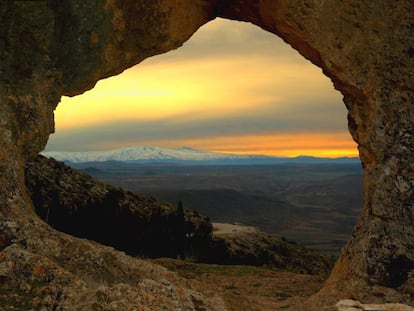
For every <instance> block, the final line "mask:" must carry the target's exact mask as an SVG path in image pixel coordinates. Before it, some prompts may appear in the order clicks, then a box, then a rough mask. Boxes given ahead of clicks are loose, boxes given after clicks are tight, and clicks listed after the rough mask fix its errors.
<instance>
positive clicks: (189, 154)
mask: <svg viewBox="0 0 414 311" xmlns="http://www.w3.org/2000/svg"><path fill="white" fill-rule="evenodd" d="M42 154H43V155H45V156H47V157H52V158H55V159H56V160H58V161H64V162H72V163H82V162H104V161H120V162H141V163H146V162H166V163H168V162H183V161H186V162H196V163H199V164H201V163H206V164H223V163H224V164H229V163H234V164H281V163H302V164H322V163H337V164H339V163H359V158H347V157H343V158H336V159H331V158H318V157H312V156H299V157H295V158H284V157H273V156H263V155H237V154H226V153H218V152H211V151H204V150H198V149H193V148H189V147H181V148H177V149H167V148H160V147H129V148H120V149H114V150H108V151H85V152H61V151H44V152H42Z"/></svg>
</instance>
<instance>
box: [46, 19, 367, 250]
mask: <svg viewBox="0 0 414 311" xmlns="http://www.w3.org/2000/svg"><path fill="white" fill-rule="evenodd" d="M142 85H143V87H141V86H142ZM113 103H116V105H113ZM223 103H225V104H226V106H227V107H225V108H224V107H223V106H224V105H223ZM113 106H115V108H114V107H113ZM61 107H63V109H62V110H61V111H60V110H59V109H60V108H58V110H57V112H56V123H57V133H56V134H55V135H52V136H51V138H50V140H49V144H48V146H47V149H46V150H47V151H52V152H53V151H56V149H58V150H59V149H60V150H62V151H65V152H67V151H73V152H77V151H81V152H82V151H93V150H99V151H101V150H102V149H106V148H108V146H112V147H111V148H110V149H116V148H122V147H131V146H156V147H159V146H162V147H168V148H180V147H182V146H190V147H192V148H196V149H202V150H211V151H219V152H225V153H226V152H227V153H237V154H240V153H241V154H244V153H247V154H267V155H275V156H287V157H295V156H320V157H339V156H353V155H355V154H356V152H357V150H356V148H355V145H354V142H353V141H352V140H351V137H350V135H349V133H348V130H347V128H346V124H345V122H343V120H344V115H346V108H345V106H344V105H343V103H342V98H341V95H340V93H339V92H337V91H335V90H334V89H333V87H332V83H331V81H330V80H329V79H328V78H327V77H326V76H324V75H323V74H322V72H321V70H320V69H319V68H317V67H316V66H314V65H313V64H311V63H310V62H309V61H307V60H305V59H304V58H303V57H302V56H301V55H299V54H297V52H296V51H295V50H293V49H292V48H291V47H290V46H288V45H287V44H285V43H284V42H282V40H281V39H280V38H278V37H276V36H275V35H274V34H272V33H269V32H266V31H264V30H263V29H260V28H258V27H257V26H254V25H252V24H248V23H242V22H237V21H231V20H223V19H216V20H215V21H213V22H210V23H208V24H206V25H205V26H203V27H202V28H201V29H199V30H198V31H197V32H196V33H195V34H194V36H193V37H192V38H190V39H189V40H188V41H187V42H186V43H185V44H184V46H183V47H180V48H179V49H177V50H176V51H170V52H168V53H166V54H163V55H159V56H155V57H152V58H149V59H147V60H146V61H144V62H143V63H141V64H139V65H137V66H135V67H133V68H131V69H129V70H127V71H125V72H124V73H123V74H121V75H119V76H117V77H113V78H109V79H106V80H102V81H100V82H98V84H97V86H96V87H95V88H94V89H93V90H91V91H89V92H87V93H85V94H84V95H79V96H75V97H73V98H71V99H69V98H65V99H64V100H63V102H62V103H61ZM61 123H63V126H62V127H61V126H60V124H61ZM71 123H74V124H71ZM211 142H213V143H215V145H214V144H213V145H212V144H211ZM246 142H247V143H246ZM209 143H210V144H209ZM237 143H238V145H237ZM301 144H302V145H303V146H300V145H301ZM272 146H273V148H274V149H272ZM55 148H56V149H55ZM70 148H74V149H72V150H71V149H70ZM77 148H79V149H77ZM260 148H262V149H260ZM66 155H67V153H66ZM52 156H53V157H55V158H57V159H59V160H65V159H61V158H59V155H58V154H56V153H52ZM76 156H78V155H76ZM66 160H68V159H66ZM69 160H71V161H73V160H72V159H69ZM358 185H359V183H358ZM118 186H125V185H118ZM361 189H362V186H361ZM133 190H135V191H139V189H133ZM151 195H152V194H151ZM319 199H320V200H322V202H324V204H325V205H326V204H327V203H326V199H325V198H323V197H321V198H319ZM345 199H347V198H345ZM301 204H302V205H304V206H305V205H306V206H311V207H312V204H313V203H312V204H311V203H309V202H301ZM355 205H357V204H355ZM360 205H361V206H357V207H354V206H352V207H351V208H352V210H353V212H354V211H355V210H357V213H358V214H359V212H360V208H361V207H362V202H361V203H360ZM207 215H208V214H207ZM208 216H209V215H208ZM343 217H344V218H346V215H344V216H343ZM353 217H354V218H352V219H351V220H350V219H348V218H346V219H345V220H343V221H345V222H346V226H345V227H346V229H342V231H341V232H340V233H339V232H335V237H336V240H339V241H337V242H335V243H336V246H335V248H334V249H335V251H334V254H335V255H338V253H339V249H340V248H341V246H342V245H343V243H344V240H346V239H347V237H348V236H349V233H350V231H351V227H352V226H353V225H354V223H355V222H356V216H355V215H353ZM266 231H268V230H266ZM297 231H300V230H297ZM336 231H339V230H336ZM295 232H296V231H295ZM284 235H285V236H287V237H288V238H289V239H292V240H296V239H303V236H299V235H298V234H297V233H295V234H294V235H293V236H289V232H285V233H284ZM321 235H322V234H321ZM300 242H303V241H300ZM305 243H306V244H309V245H311V241H310V239H309V241H306V242H305ZM329 243H330V242H329ZM331 244H332V243H331ZM318 245H319V244H318Z"/></svg>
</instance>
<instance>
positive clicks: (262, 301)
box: [154, 259, 324, 311]
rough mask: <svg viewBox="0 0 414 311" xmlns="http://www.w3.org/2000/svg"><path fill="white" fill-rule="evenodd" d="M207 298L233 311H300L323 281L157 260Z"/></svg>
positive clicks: (246, 268)
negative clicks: (217, 299)
mask: <svg viewBox="0 0 414 311" xmlns="http://www.w3.org/2000/svg"><path fill="white" fill-rule="evenodd" d="M154 262H156V263H158V264H160V265H163V266H165V267H166V268H168V269H169V270H171V271H174V272H176V273H177V274H179V275H180V276H182V277H184V278H185V279H186V280H187V282H188V283H187V284H186V285H187V286H189V287H192V288H194V289H195V290H197V291H200V292H202V293H203V294H204V295H206V296H217V295H218V296H221V297H223V298H224V300H225V302H226V304H227V306H228V309H229V310H232V311H240V310H243V311H256V310H257V311H259V310H260V311H268V310H269V311H270V310H272V311H273V310H295V311H296V310H301V307H300V306H301V305H303V303H304V302H305V300H306V297H309V296H310V295H312V294H313V293H315V292H317V291H318V290H319V288H320V287H321V286H322V285H323V281H324V278H323V277H321V276H315V275H304V274H295V273H291V272H285V271H280V270H275V269H267V268H261V267H252V266H223V265H209V264H198V263H191V262H185V261H180V260H173V259H156V260H154Z"/></svg>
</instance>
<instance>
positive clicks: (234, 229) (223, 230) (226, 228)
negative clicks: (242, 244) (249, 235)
mask: <svg viewBox="0 0 414 311" xmlns="http://www.w3.org/2000/svg"><path fill="white" fill-rule="evenodd" d="M239 232H257V229H256V228H255V227H250V226H244V225H241V224H237V223H233V224H228V223H220V222H214V223H213V234H214V235H223V234H232V233H239Z"/></svg>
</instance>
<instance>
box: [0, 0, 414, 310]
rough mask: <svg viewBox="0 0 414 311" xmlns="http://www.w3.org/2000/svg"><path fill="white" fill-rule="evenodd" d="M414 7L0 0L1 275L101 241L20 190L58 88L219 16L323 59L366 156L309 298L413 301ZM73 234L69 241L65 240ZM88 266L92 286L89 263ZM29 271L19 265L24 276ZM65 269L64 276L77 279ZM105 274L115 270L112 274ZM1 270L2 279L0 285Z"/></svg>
mask: <svg viewBox="0 0 414 311" xmlns="http://www.w3.org/2000/svg"><path fill="white" fill-rule="evenodd" d="M413 11H414V2H412V1H394V0H384V1H351V0H347V1H341V2H337V1H320V0H295V1H290V0H289V1H288V0H259V1H241V0H226V1H205V0H172V1H167V0H157V1H151V2H148V1H135V0H134V1H132V0H96V1H80V0H63V1H57V0H48V1H46V0H44V1H42V0H40V1H10V0H6V1H2V2H1V4H0V24H1V27H0V38H1V40H0V59H1V60H2V61H1V63H0V112H1V114H0V146H1V149H0V163H1V164H0V216H1V217H0V219H1V220H0V222H1V223H0V249H1V250H3V252H2V256H1V259H0V260H1V261H0V264H1V265H2V268H1V269H3V270H2V271H7V273H6V272H2V279H7V276H8V275H11V273H12V272H11V271H15V270H13V269H17V270H18V266H20V265H22V267H23V266H24V265H23V262H22V261H20V260H19V259H18V258H26V259H27V260H29V261H31V262H32V263H34V259H33V258H39V260H40V261H42V262H49V260H50V261H51V264H52V266H54V265H56V266H55V267H59V269H63V270H61V272H62V273H59V275H60V277H57V278H54V279H55V280H56V279H59V278H60V279H61V280H62V282H63V279H64V275H65V273H64V271H65V272H67V273H68V274H69V275H73V274H77V273H78V269H79V267H82V266H84V265H85V264H86V262H87V261H86V262H85V258H84V257H83V254H85V253H88V251H90V250H92V249H94V250H95V249H96V251H95V252H94V253H95V254H101V251H99V250H98V249H101V250H102V251H103V249H104V248H102V247H101V248H99V247H100V246H99V247H98V246H96V245H95V244H92V243H89V242H86V241H81V240H75V239H73V238H69V237H67V236H65V235H63V234H61V233H57V232H56V231H54V230H52V229H51V228H50V227H48V226H47V225H45V224H44V223H43V222H42V221H40V220H39V219H38V217H37V216H36V215H35V213H34V211H33V207H32V204H31V202H30V199H29V197H28V195H27V193H26V190H25V185H24V166H25V162H26V161H27V160H28V159H33V158H34V156H35V155H36V154H37V153H38V152H40V151H41V150H42V149H43V148H44V146H45V144H46V142H47V139H48V136H49V134H50V133H51V132H53V128H54V126H53V122H54V121H53V110H54V109H55V107H56V105H57V103H58V102H59V98H60V96H61V95H76V94H80V93H82V92H83V91H85V90H87V89H90V88H92V87H93V85H94V84H95V83H96V82H97V81H98V80H99V79H102V78H105V77H108V76H111V75H114V74H117V73H120V72H122V71H123V70H124V69H126V68H128V67H130V66H132V65H134V64H137V63H139V62H140V61H142V60H143V59H145V58H147V57H149V56H152V55H155V54H158V53H162V52H166V51H168V50H171V49H174V48H177V47H179V46H180V45H181V44H182V43H183V42H184V41H185V40H187V39H188V38H189V37H190V36H191V35H192V34H193V33H194V32H195V31H196V30H197V29H198V28H199V27H200V26H201V25H203V24H204V23H206V22H207V21H209V20H211V19H213V18H215V17H216V16H221V17H225V18H231V19H237V20H243V21H248V22H252V23H254V24H256V25H258V26H260V27H262V28H263V29H265V30H267V31H270V32H272V33H275V34H277V35H279V36H280V37H282V38H283V39H284V40H285V41H286V42H288V43H289V44H291V45H292V46H293V47H294V48H295V49H297V50H298V51H299V53H301V54H302V55H303V56H304V57H306V58H307V59H309V60H310V61H312V62H313V63H314V64H315V65H317V66H319V67H321V68H322V70H323V72H324V73H325V74H326V75H327V76H328V77H330V78H331V80H332V81H333V82H334V85H335V87H336V88H337V89H338V90H339V91H341V92H342V94H343V95H344V102H345V105H346V107H347V108H348V111H349V115H348V124H349V130H350V132H351V135H352V137H353V139H354V140H355V141H356V142H357V143H358V148H359V152H360V157H361V161H362V164H363V166H364V169H365V173H364V193H365V194H364V195H365V198H364V199H365V200H364V201H365V206H364V210H363V212H362V216H361V218H360V221H359V223H358V225H357V226H356V227H355V229H354V233H353V235H352V237H351V240H350V241H349V242H348V244H347V246H346V247H345V248H344V249H343V251H342V254H341V257H340V259H339V261H338V262H337V264H336V265H335V268H334V270H333V272H332V274H331V277H330V278H329V279H328V281H327V283H326V285H325V286H324V288H323V289H322V290H321V292H320V293H319V294H318V295H316V296H314V297H313V299H312V300H310V301H309V303H310V304H311V306H309V307H307V309H308V310H311V309H314V310H322V309H323V308H329V309H333V308H334V304H335V302H336V300H337V299H338V298H350V297H352V298H355V299H358V300H360V301H363V302H385V301H400V302H407V303H411V304H413V303H414V298H413V296H414V290H413V288H414V278H413V277H412V274H413V273H414V248H413V247H412V241H413V239H414V226H413V223H414V219H413V218H414V216H413V215H414V214H413V208H414V206H413V204H414V203H413V202H414V192H413V188H414V183H413V180H414V166H413V163H414V152H413V150H414V141H413V139H412V135H413V134H412V133H413V132H414V128H413V124H414V119H413V116H414V107H413V101H414V91H413V87H412V80H413V72H414V49H413V46H414V32H413V28H414V17H413V15H412V13H411V12H413ZM70 241H76V244H77V245H78V247H79V248H74V249H70V248H68V247H67V245H68V244H70ZM73 243H75V242H73ZM80 249H82V251H80ZM17 253H19V254H21V255H19V256H14V255H13V254H17ZM59 253H62V254H63V253H66V254H67V253H70V255H67V256H63V255H57V254H59ZM116 256H121V255H116ZM30 258H32V259H30ZM82 258H83V259H82ZM102 260H103V259H102V258H101V259H100V260H98V259H97V262H99V261H100V262H102ZM74 262H75V263H76V264H74ZM134 265H136V264H133V266H134ZM4 267H6V268H4ZM12 267H13V268H12ZM29 267H30V265H29ZM17 270H16V271H17ZM22 270H24V269H22ZM56 271H57V270H56ZM123 271H124V270H123ZM124 272H125V271H124ZM121 274H123V273H121ZM86 275H89V276H90V280H94V281H93V282H91V284H94V286H95V289H96V288H97V286H96V284H99V281H98V279H97V277H92V275H94V274H93V273H88V274H86ZM56 276H57V275H56ZM30 278H31V274H24V273H23V274H22V275H21V276H20V280H22V281H21V282H24V280H26V281H28V280H30ZM81 279H82V280H85V279H88V277H87V276H85V277H82V278H81ZM67 280H71V281H68V282H67V283H68V286H67V287H68V288H69V287H70V286H69V284H71V285H72V286H75V284H77V283H76V282H75V281H74V280H75V279H74V278H68V279H67ZM115 282H118V283H116V284H119V285H113V286H121V285H120V284H121V283H123V282H125V281H124V280H120V279H119V278H118V279H117V278H116V277H114V278H113V281H112V284H115ZM8 284H9V283H8V282H2V283H1V286H2V289H4V288H6V287H4V286H8ZM92 288H93V286H90V287H89V289H90V290H92ZM6 291H7V290H6ZM137 295H138V294H137ZM54 297H61V295H59V294H56V295H55V296H54ZM84 297H89V296H84ZM109 300H111V298H110V299H109ZM84 301H85V299H84V300H82V302H84ZM78 302H79V300H78ZM58 305H59V306H60V305H61V304H59V303H58ZM146 306H147V305H146ZM53 308H55V307H53ZM147 308H148V307H147ZM187 309H188V310H192V309H194V304H193V305H192V306H190V305H189V306H188V308H187Z"/></svg>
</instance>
